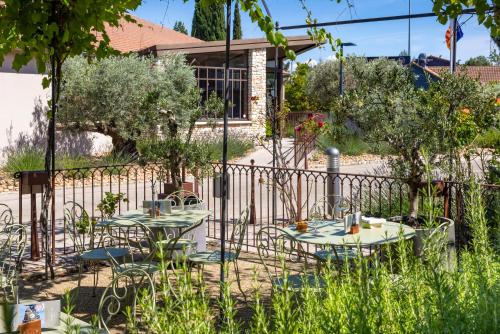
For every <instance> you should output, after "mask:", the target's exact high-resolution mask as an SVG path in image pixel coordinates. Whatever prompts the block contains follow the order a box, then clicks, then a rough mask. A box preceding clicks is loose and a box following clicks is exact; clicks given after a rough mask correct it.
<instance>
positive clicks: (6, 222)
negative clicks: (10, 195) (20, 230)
mask: <svg viewBox="0 0 500 334" xmlns="http://www.w3.org/2000/svg"><path fill="white" fill-rule="evenodd" d="M11 225H14V215H13V214H12V209H11V208H10V207H9V206H8V205H7V204H3V203H0V232H1V231H3V230H4V229H5V228H6V227H8V226H11Z"/></svg>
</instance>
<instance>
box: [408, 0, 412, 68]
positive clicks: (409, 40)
mask: <svg viewBox="0 0 500 334" xmlns="http://www.w3.org/2000/svg"><path fill="white" fill-rule="evenodd" d="M410 15H411V0H408V57H410V62H411V18H410Z"/></svg>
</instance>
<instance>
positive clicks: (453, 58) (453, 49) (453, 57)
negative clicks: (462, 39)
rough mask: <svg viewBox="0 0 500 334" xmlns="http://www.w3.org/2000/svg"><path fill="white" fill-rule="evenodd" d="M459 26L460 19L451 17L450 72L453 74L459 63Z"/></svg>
mask: <svg viewBox="0 0 500 334" xmlns="http://www.w3.org/2000/svg"><path fill="white" fill-rule="evenodd" d="M457 28H458V20H457V19H451V41H450V72H451V73H452V74H453V73H455V70H456V66H457V65H456V64H457Z"/></svg>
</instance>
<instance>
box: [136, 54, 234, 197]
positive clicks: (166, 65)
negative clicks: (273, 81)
mask: <svg viewBox="0 0 500 334" xmlns="http://www.w3.org/2000/svg"><path fill="white" fill-rule="evenodd" d="M157 68H158V70H157V71H154V73H155V75H158V76H160V77H161V80H158V82H161V83H162V84H161V85H160V87H158V90H157V94H158V96H155V97H154V98H153V99H152V100H153V102H152V103H156V105H157V109H158V110H159V112H158V118H157V120H158V124H157V127H158V131H156V132H151V131H149V132H148V131H146V133H147V135H143V136H141V138H139V140H138V143H137V149H138V152H139V154H140V160H141V161H143V162H156V163H159V164H160V165H161V166H162V167H163V169H164V170H166V171H168V172H169V176H170V180H171V181H170V182H168V183H167V182H165V185H164V188H165V189H164V190H165V193H167V194H168V193H171V192H174V191H177V190H181V189H183V188H185V189H186V190H190V191H192V190H193V186H192V184H191V185H190V184H189V183H186V182H185V180H183V179H182V168H186V169H187V170H194V169H196V170H203V169H204V168H206V167H207V166H209V163H210V162H211V161H210V158H209V155H208V152H206V150H203V146H202V145H200V144H199V143H197V142H195V141H194V140H193V132H194V130H195V124H196V122H197V121H198V120H200V119H201V118H203V119H207V121H208V122H209V123H210V124H213V125H214V124H215V122H213V120H214V119H215V117H217V116H218V115H220V114H222V111H223V107H224V105H223V103H222V101H221V99H220V98H218V97H217V95H216V94H211V95H210V96H209V98H208V99H207V101H205V103H204V105H203V106H201V105H200V104H201V101H200V96H201V95H200V91H199V89H198V87H197V84H196V79H195V77H194V72H193V69H192V68H191V67H190V66H189V65H188V64H186V62H185V59H184V57H182V56H181V55H167V56H165V57H163V58H160V59H159V60H158V62H157ZM164 179H165V178H164ZM183 184H184V185H183Z"/></svg>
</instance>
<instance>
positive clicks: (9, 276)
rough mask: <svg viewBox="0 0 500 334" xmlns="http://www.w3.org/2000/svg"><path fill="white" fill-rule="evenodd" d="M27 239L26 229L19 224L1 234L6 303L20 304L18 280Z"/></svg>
mask: <svg viewBox="0 0 500 334" xmlns="http://www.w3.org/2000/svg"><path fill="white" fill-rule="evenodd" d="M26 238H27V233H26V228H25V227H24V226H23V225H19V224H12V225H8V226H6V227H5V228H4V229H3V230H2V232H0V287H1V288H2V290H3V294H4V295H3V301H4V302H6V301H11V302H14V303H17V302H18V291H19V288H18V278H19V271H20V267H21V261H22V258H23V255H24V251H25V249H26ZM8 297H12V300H9V298H8Z"/></svg>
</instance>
